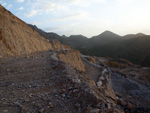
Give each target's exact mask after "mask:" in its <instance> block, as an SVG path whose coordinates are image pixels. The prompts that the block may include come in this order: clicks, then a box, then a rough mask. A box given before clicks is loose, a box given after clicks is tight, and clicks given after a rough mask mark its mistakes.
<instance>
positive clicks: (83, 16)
mask: <svg viewBox="0 0 150 113" xmlns="http://www.w3.org/2000/svg"><path fill="white" fill-rule="evenodd" d="M0 4H2V5H3V6H4V7H5V8H7V9H8V10H10V11H11V12H12V13H13V14H15V15H16V16H18V17H19V18H21V19H22V20H24V21H25V22H27V23H30V24H34V25H37V26H38V27H39V28H41V29H43V30H45V31H47V32H55V33H58V34H59V35H63V34H64V35H67V36H68V35H71V34H72V35H77V34H82V35H85V36H87V37H91V36H95V35H98V34H100V33H102V32H103V31H105V30H110V31H112V32H115V33H117V34H119V35H125V34H129V33H139V32H142V33H145V34H150V0H0Z"/></svg>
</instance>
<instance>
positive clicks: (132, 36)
mask: <svg viewBox="0 0 150 113" xmlns="http://www.w3.org/2000/svg"><path fill="white" fill-rule="evenodd" d="M141 36H146V35H145V34H143V33H137V34H128V35H125V36H123V37H122V38H123V39H130V38H135V37H141Z"/></svg>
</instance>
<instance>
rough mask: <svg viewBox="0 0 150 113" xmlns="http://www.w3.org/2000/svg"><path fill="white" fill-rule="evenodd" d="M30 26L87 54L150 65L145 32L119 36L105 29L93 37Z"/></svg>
mask: <svg viewBox="0 0 150 113" xmlns="http://www.w3.org/2000/svg"><path fill="white" fill-rule="evenodd" d="M29 26H30V27H31V28H33V29H34V30H35V31H37V32H38V33H39V34H40V35H42V36H43V37H45V38H47V39H57V40H59V41H60V42H61V43H63V44H66V45H69V46H71V47H72V48H74V49H78V50H79V51H80V52H81V53H83V54H86V55H91V56H99V57H106V56H109V57H112V58H123V59H127V60H129V61H131V62H133V63H135V64H140V65H142V66H150V36H149V35H145V34H143V33H138V34H128V35H125V36H119V35H117V34H115V33H113V32H111V31H105V32H103V33H101V34H100V35H98V36H93V37H91V38H87V37H85V36H82V35H71V36H70V37H66V36H59V35H58V34H56V33H47V32H45V31H43V30H41V29H39V28H37V27H36V26H33V25H31V24H29Z"/></svg>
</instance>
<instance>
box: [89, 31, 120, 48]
mask: <svg viewBox="0 0 150 113" xmlns="http://www.w3.org/2000/svg"><path fill="white" fill-rule="evenodd" d="M120 38H121V36H119V35H117V34H115V33H113V32H111V31H104V32H103V33H101V34H100V35H98V36H94V37H92V38H90V40H89V41H90V43H91V46H98V45H105V44H108V43H110V42H114V41H117V40H118V39H120Z"/></svg>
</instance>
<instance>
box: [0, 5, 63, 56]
mask: <svg viewBox="0 0 150 113" xmlns="http://www.w3.org/2000/svg"><path fill="white" fill-rule="evenodd" d="M55 44H57V47H56V46H55V49H60V48H61V46H62V45H61V43H59V42H57V43H56V42H55ZM0 47H1V48H0V58H3V57H7V56H16V55H22V54H29V53H33V52H36V51H44V50H50V49H54V47H53V44H52V43H49V41H48V40H46V39H45V38H43V37H42V36H40V35H39V34H38V33H37V32H36V31H34V30H33V29H31V28H30V27H29V26H28V25H27V24H26V23H25V22H23V21H22V20H20V19H18V18H17V17H16V16H14V15H13V14H12V13H10V12H9V11H7V10H6V9H5V8H3V7H2V6H0Z"/></svg>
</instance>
